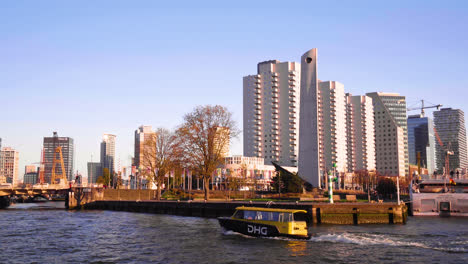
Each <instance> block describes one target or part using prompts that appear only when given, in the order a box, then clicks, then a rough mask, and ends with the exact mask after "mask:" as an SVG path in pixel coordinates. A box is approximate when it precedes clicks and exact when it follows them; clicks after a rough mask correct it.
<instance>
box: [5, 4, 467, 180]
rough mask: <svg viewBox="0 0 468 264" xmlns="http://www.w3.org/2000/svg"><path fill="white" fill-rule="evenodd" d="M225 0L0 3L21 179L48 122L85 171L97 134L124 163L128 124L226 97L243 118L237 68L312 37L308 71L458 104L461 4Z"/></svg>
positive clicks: (47, 132)
mask: <svg viewBox="0 0 468 264" xmlns="http://www.w3.org/2000/svg"><path fill="white" fill-rule="evenodd" d="M224 2H225V1H212V2H205V1H187V2H183V1H161V2H159V1H32V0H31V1H18V0H11V1H1V2H0V137H1V138H2V139H3V146H11V147H14V148H16V149H18V150H19V151H20V160H21V162H20V166H21V170H20V172H21V175H20V179H21V178H22V173H23V169H24V168H23V167H24V165H26V164H29V163H32V162H37V161H39V159H40V151H41V147H42V138H43V137H44V136H51V135H52V132H53V131H58V132H59V135H60V136H69V137H72V138H74V140H75V147H76V162H75V165H76V166H75V167H76V169H78V170H79V171H80V172H82V173H83V174H84V175H86V174H87V173H86V162H88V161H90V160H91V155H92V154H93V156H94V158H93V159H94V161H97V160H98V155H99V143H100V141H101V138H102V134H103V133H113V134H116V135H117V157H120V160H121V162H122V165H123V166H124V165H129V163H130V159H129V157H130V156H131V155H132V154H133V133H134V130H135V129H136V128H137V127H138V126H140V125H142V124H145V125H152V126H153V127H166V128H175V127H176V126H177V125H178V124H180V123H181V122H182V116H183V115H184V114H185V113H187V112H189V111H191V110H192V109H193V107H194V106H196V105H204V104H221V105H225V106H227V107H228V108H229V109H230V110H231V111H232V112H233V113H234V117H235V119H236V120H237V121H238V124H239V127H240V128H242V77H243V76H245V75H249V74H254V73H255V72H256V65H257V63H258V62H260V61H264V60H270V59H278V60H280V61H298V60H299V58H300V56H301V55H302V54H303V53H304V52H305V51H307V50H309V49H311V48H318V54H319V78H320V79H322V80H335V81H339V82H341V83H343V84H344V85H345V89H346V91H347V92H350V93H352V94H356V95H358V94H364V93H366V92H372V91H384V92H397V93H400V94H402V95H406V96H407V101H408V105H413V104H415V103H417V101H418V100H420V99H425V100H427V101H429V102H432V103H441V104H443V105H444V106H447V107H453V108H460V109H462V110H464V111H465V113H466V114H468V106H467V101H468V34H467V32H468V16H467V14H468V2H467V1H262V2H260V1H231V2H232V3H233V4H226V3H224ZM228 2H230V1H228ZM415 113H416V112H415ZM232 152H233V154H242V138H239V139H238V140H236V141H234V142H233V146H232Z"/></svg>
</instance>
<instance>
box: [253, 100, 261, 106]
mask: <svg viewBox="0 0 468 264" xmlns="http://www.w3.org/2000/svg"><path fill="white" fill-rule="evenodd" d="M254 104H256V105H261V104H262V101H261V100H255V102H254Z"/></svg>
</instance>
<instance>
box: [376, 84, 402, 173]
mask: <svg viewBox="0 0 468 264" xmlns="http://www.w3.org/2000/svg"><path fill="white" fill-rule="evenodd" d="M367 96H369V97H371V98H372V102H373V105H374V122H375V151H376V157H375V158H376V167H377V171H378V172H379V173H380V174H381V175H388V176H405V175H407V174H408V166H409V163H408V162H409V161H408V144H407V142H408V141H407V123H406V99H405V97H404V96H400V95H399V94H395V93H380V92H378V93H376V92H375V93H368V94H367Z"/></svg>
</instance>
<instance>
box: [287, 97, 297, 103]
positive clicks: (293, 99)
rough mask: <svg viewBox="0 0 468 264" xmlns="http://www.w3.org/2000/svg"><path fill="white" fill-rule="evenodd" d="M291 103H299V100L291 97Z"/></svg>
mask: <svg viewBox="0 0 468 264" xmlns="http://www.w3.org/2000/svg"><path fill="white" fill-rule="evenodd" d="M289 102H290V103H297V99H296V98H295V97H289Z"/></svg>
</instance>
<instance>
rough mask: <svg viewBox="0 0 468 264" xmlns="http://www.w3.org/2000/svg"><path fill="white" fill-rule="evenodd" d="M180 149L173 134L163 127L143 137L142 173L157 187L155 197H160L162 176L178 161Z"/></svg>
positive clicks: (158, 198)
mask: <svg viewBox="0 0 468 264" xmlns="http://www.w3.org/2000/svg"><path fill="white" fill-rule="evenodd" d="M179 157H180V149H179V147H178V145H177V140H176V137H175V134H174V133H173V132H171V131H169V130H167V129H165V128H158V129H156V132H155V133H154V134H151V135H150V137H149V138H148V139H145V143H144V148H143V160H142V165H143V171H142V173H143V175H145V176H146V178H147V179H148V180H149V181H150V182H152V183H154V184H155V185H156V188H157V192H156V199H157V200H160V199H161V188H162V184H163V182H164V177H165V175H166V174H167V173H169V172H170V171H171V170H172V169H174V168H175V167H176V165H177V163H178V161H179Z"/></svg>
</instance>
